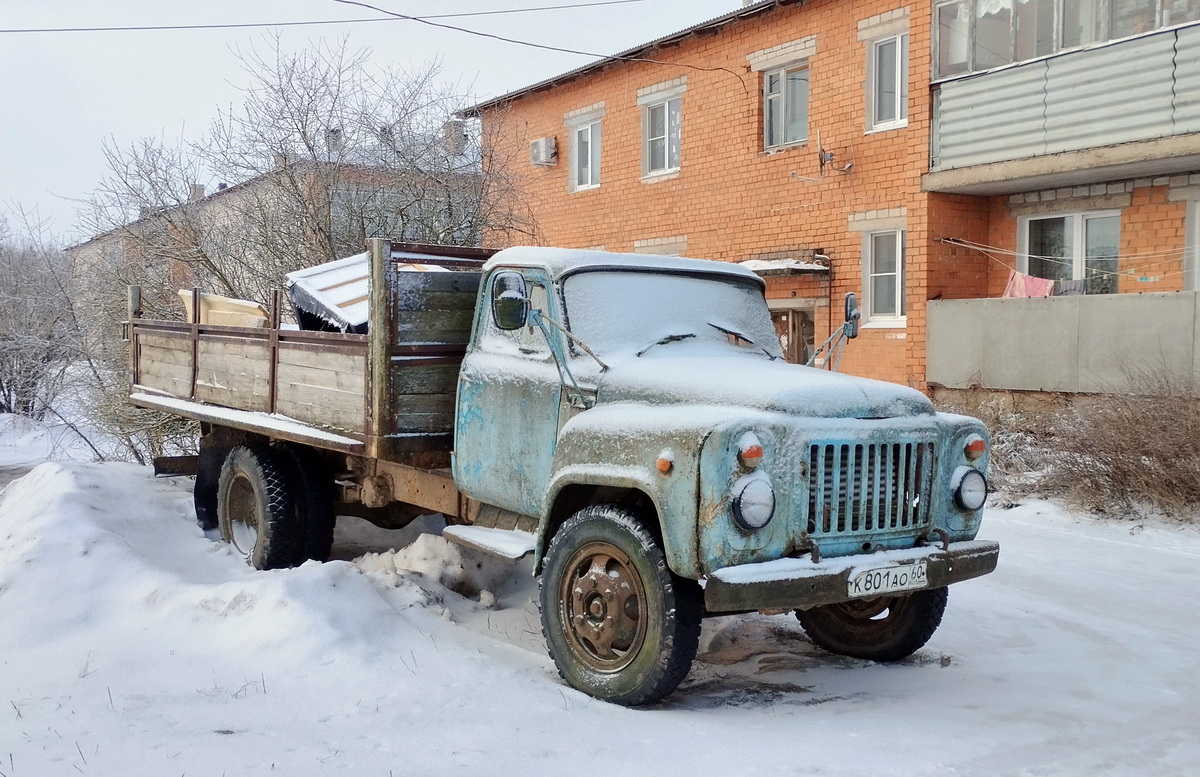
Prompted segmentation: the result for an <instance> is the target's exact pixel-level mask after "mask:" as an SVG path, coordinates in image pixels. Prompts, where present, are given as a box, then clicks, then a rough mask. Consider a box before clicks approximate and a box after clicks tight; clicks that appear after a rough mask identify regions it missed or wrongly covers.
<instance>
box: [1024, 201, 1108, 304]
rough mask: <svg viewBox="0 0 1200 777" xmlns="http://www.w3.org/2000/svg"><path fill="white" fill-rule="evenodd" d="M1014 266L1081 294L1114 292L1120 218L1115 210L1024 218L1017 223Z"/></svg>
mask: <svg viewBox="0 0 1200 777" xmlns="http://www.w3.org/2000/svg"><path fill="white" fill-rule="evenodd" d="M1019 229H1020V234H1019V248H1018V250H1019V251H1020V258H1019V260H1018V269H1022V267H1021V265H1023V269H1022V271H1023V272H1025V273H1028V274H1029V275H1033V276H1036V277H1038V278H1049V279H1050V280H1053V281H1057V282H1059V283H1061V282H1065V281H1082V288H1081V289H1080V291H1082V292H1083V293H1085V294H1115V293H1116V291H1117V263H1118V246H1119V242H1120V236H1121V217H1120V214H1119V213H1118V212H1117V211H1095V212H1091V213H1069V214H1055V215H1051V216H1028V217H1026V218H1024V219H1022V220H1021V222H1020V226H1019Z"/></svg>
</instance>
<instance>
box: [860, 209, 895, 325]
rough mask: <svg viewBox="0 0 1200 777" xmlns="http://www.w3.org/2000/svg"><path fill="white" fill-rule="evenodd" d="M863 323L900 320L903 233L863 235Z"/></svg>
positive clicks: (888, 232) (888, 231) (870, 233)
mask: <svg viewBox="0 0 1200 777" xmlns="http://www.w3.org/2000/svg"><path fill="white" fill-rule="evenodd" d="M864 243H865V249H866V257H865V261H864V263H863V265H864V271H865V273H866V278H864V283H863V293H864V294H865V296H866V298H867V305H866V311H867V320H868V321H878V320H880V319H882V320H885V321H887V320H892V321H897V322H899V321H902V320H903V319H904V315H905V306H904V230H902V229H889V230H884V231H881V232H868V233H867V234H866V235H865V236H864Z"/></svg>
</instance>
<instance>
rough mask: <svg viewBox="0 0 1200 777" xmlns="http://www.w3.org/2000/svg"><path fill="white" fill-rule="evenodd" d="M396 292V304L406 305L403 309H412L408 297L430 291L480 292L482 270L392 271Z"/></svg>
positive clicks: (416, 296) (417, 296)
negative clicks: (408, 305)
mask: <svg viewBox="0 0 1200 777" xmlns="http://www.w3.org/2000/svg"><path fill="white" fill-rule="evenodd" d="M391 275H392V278H393V281H392V283H393V285H394V287H395V290H396V293H395V297H396V300H397V302H396V304H397V305H405V306H406V307H401V308H399V309H401V310H411V309H412V308H410V307H407V304H408V303H407V302H406V300H407V299H415V298H419V297H420V296H421V295H423V294H427V293H429V292H439V291H442V292H445V291H449V292H458V293H460V294H476V293H478V292H479V281H480V279H481V278H482V277H483V273H481V272H470V271H467V272H459V271H454V272H395V271H393V272H392V273H391Z"/></svg>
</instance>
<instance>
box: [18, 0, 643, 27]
mask: <svg viewBox="0 0 1200 777" xmlns="http://www.w3.org/2000/svg"><path fill="white" fill-rule="evenodd" d="M645 2H649V0H598V1H597V2H592V3H572V4H570V5H544V6H540V7H536V8H507V9H501V10H496V11H465V12H462V13H443V14H429V15H426V16H421V17H405V16H400V15H398V14H390V13H389V14H388V15H387V16H384V17H374V18H371V19H319V20H310V21H300V22H244V23H229V24H164V25H146V26H128V27H43V28H33V29H12V30H5V29H0V34H4V33H22V32H150V31H155V32H161V31H165V30H236V29H246V28H254V27H304V26H313V25H321V24H365V23H370V22H395V21H403V20H405V19H416V20H417V21H422V20H425V19H456V18H461V17H467V16H501V15H507V14H518V13H535V12H538V11H561V10H568V9H573V8H593V7H595V6H602V5H627V4H629V3H645ZM382 13H388V12H387V11H383V12H382Z"/></svg>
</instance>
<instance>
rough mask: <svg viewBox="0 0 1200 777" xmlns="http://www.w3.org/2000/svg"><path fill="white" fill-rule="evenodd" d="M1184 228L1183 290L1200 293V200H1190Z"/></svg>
mask: <svg viewBox="0 0 1200 777" xmlns="http://www.w3.org/2000/svg"><path fill="white" fill-rule="evenodd" d="M1183 227H1184V243H1183V245H1184V253H1183V289H1184V291H1200V199H1196V198H1191V199H1188V201H1187V214H1186V215H1185V216H1184V224H1183Z"/></svg>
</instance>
